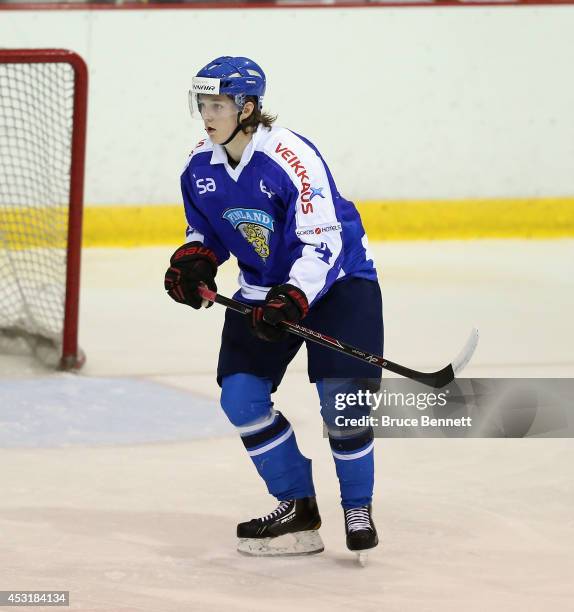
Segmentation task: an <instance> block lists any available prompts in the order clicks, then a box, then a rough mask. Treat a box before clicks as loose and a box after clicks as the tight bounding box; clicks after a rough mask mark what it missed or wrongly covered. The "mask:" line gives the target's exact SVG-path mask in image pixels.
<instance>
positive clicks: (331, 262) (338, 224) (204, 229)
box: [181, 125, 377, 305]
mask: <svg viewBox="0 0 574 612" xmlns="http://www.w3.org/2000/svg"><path fill="white" fill-rule="evenodd" d="M181 187H182V192H183V200H184V204H185V214H186V218H187V222H188V224H189V227H188V228H187V232H186V235H187V241H188V242H190V241H193V240H199V241H200V242H202V243H203V244H205V246H207V247H209V248H210V249H212V250H213V251H214V252H215V254H216V255H217V258H218V260H219V263H220V264H221V263H223V262H224V261H225V260H226V259H228V258H229V255H230V253H233V255H235V257H237V260H238V263H239V268H240V274H239V284H240V292H238V294H236V298H237V299H243V301H250V300H263V299H265V296H266V295H267V292H268V291H269V289H270V288H271V287H272V286H274V285H280V284H283V283H290V284H292V285H295V286H297V287H299V288H300V289H301V290H302V291H304V293H305V295H306V296H307V299H308V300H309V304H310V305H313V303H314V302H316V301H317V300H319V299H320V298H321V297H322V296H323V295H324V294H325V293H326V292H327V291H328V290H329V288H330V287H331V286H332V285H333V283H335V282H336V281H338V280H341V279H343V278H346V277H349V276H357V277H361V278H366V279H371V280H375V279H376V278H377V274H376V270H375V267H374V264H373V259H372V257H371V255H370V254H369V253H368V245H367V237H366V235H365V230H364V229H363V225H362V223H361V219H360V217H359V214H358V212H357V210H356V208H355V206H354V204H353V203H352V202H349V201H348V200H345V199H344V198H343V197H342V196H341V195H340V194H339V192H338V191H337V187H336V186H335V182H334V181H333V177H332V176H331V173H330V171H329V168H328V167H327V164H326V163H325V162H324V161H323V158H322V157H321V155H320V153H319V151H318V150H317V149H316V148H315V146H314V145H313V144H312V143H311V142H309V141H308V140H307V139H305V138H303V137H302V136H299V135H297V134H295V133H293V132H291V131H289V130H287V129H285V128H280V127H273V128H271V129H268V128H264V127H263V126H261V125H260V126H259V128H258V130H257V132H255V133H254V134H253V138H252V140H251V142H250V143H249V144H248V146H247V148H246V149H245V151H244V152H243V156H242V158H241V161H240V163H239V165H238V166H237V167H236V168H235V169H234V168H232V167H231V166H230V165H229V162H228V158H227V153H226V151H225V149H224V147H223V146H221V145H217V144H212V143H211V141H210V140H209V139H206V140H202V141H201V142H200V143H199V144H198V145H197V146H196V148H195V149H194V150H193V151H192V153H191V155H190V156H189V159H188V161H187V165H186V167H185V169H184V171H183V174H182V176H181Z"/></svg>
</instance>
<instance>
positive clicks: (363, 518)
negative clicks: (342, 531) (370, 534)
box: [345, 506, 372, 531]
mask: <svg viewBox="0 0 574 612" xmlns="http://www.w3.org/2000/svg"><path fill="white" fill-rule="evenodd" d="M345 520H346V521H347V527H348V529H349V531H359V530H360V529H372V527H371V521H370V519H369V509H368V508H367V506H362V507H360V508H351V509H349V510H345Z"/></svg>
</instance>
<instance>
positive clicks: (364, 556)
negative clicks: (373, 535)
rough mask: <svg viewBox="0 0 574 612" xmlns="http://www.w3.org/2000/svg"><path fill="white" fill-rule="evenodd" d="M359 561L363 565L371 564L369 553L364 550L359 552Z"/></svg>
mask: <svg viewBox="0 0 574 612" xmlns="http://www.w3.org/2000/svg"><path fill="white" fill-rule="evenodd" d="M357 561H358V563H359V565H360V566H361V567H367V565H368V564H369V553H368V552H366V551H364V550H362V551H360V552H358V553H357Z"/></svg>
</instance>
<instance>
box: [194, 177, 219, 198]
mask: <svg viewBox="0 0 574 612" xmlns="http://www.w3.org/2000/svg"><path fill="white" fill-rule="evenodd" d="M195 186H196V187H197V191H198V192H199V195H203V194H204V193H205V192H206V191H215V189H216V187H215V181H214V180H213V179H212V178H205V179H197V181H195Z"/></svg>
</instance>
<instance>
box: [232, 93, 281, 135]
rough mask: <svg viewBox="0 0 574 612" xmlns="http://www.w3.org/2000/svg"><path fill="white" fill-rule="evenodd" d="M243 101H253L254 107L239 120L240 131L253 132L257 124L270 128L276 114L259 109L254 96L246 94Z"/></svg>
mask: <svg viewBox="0 0 574 612" xmlns="http://www.w3.org/2000/svg"><path fill="white" fill-rule="evenodd" d="M230 98H232V99H233V97H232V96H230ZM245 102H253V105H254V107H255V108H254V109H253V112H252V113H251V115H249V117H247V119H244V120H243V121H242V122H241V131H242V132H243V133H244V134H248V133H249V132H255V130H256V129H257V127H258V126H259V124H261V125H262V126H263V127H266V128H270V127H271V126H272V125H273V123H275V121H276V120H277V115H272V114H271V113H268V112H266V111H262V110H260V109H259V107H258V106H257V98H256V97H255V96H247V97H246V98H245Z"/></svg>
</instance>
